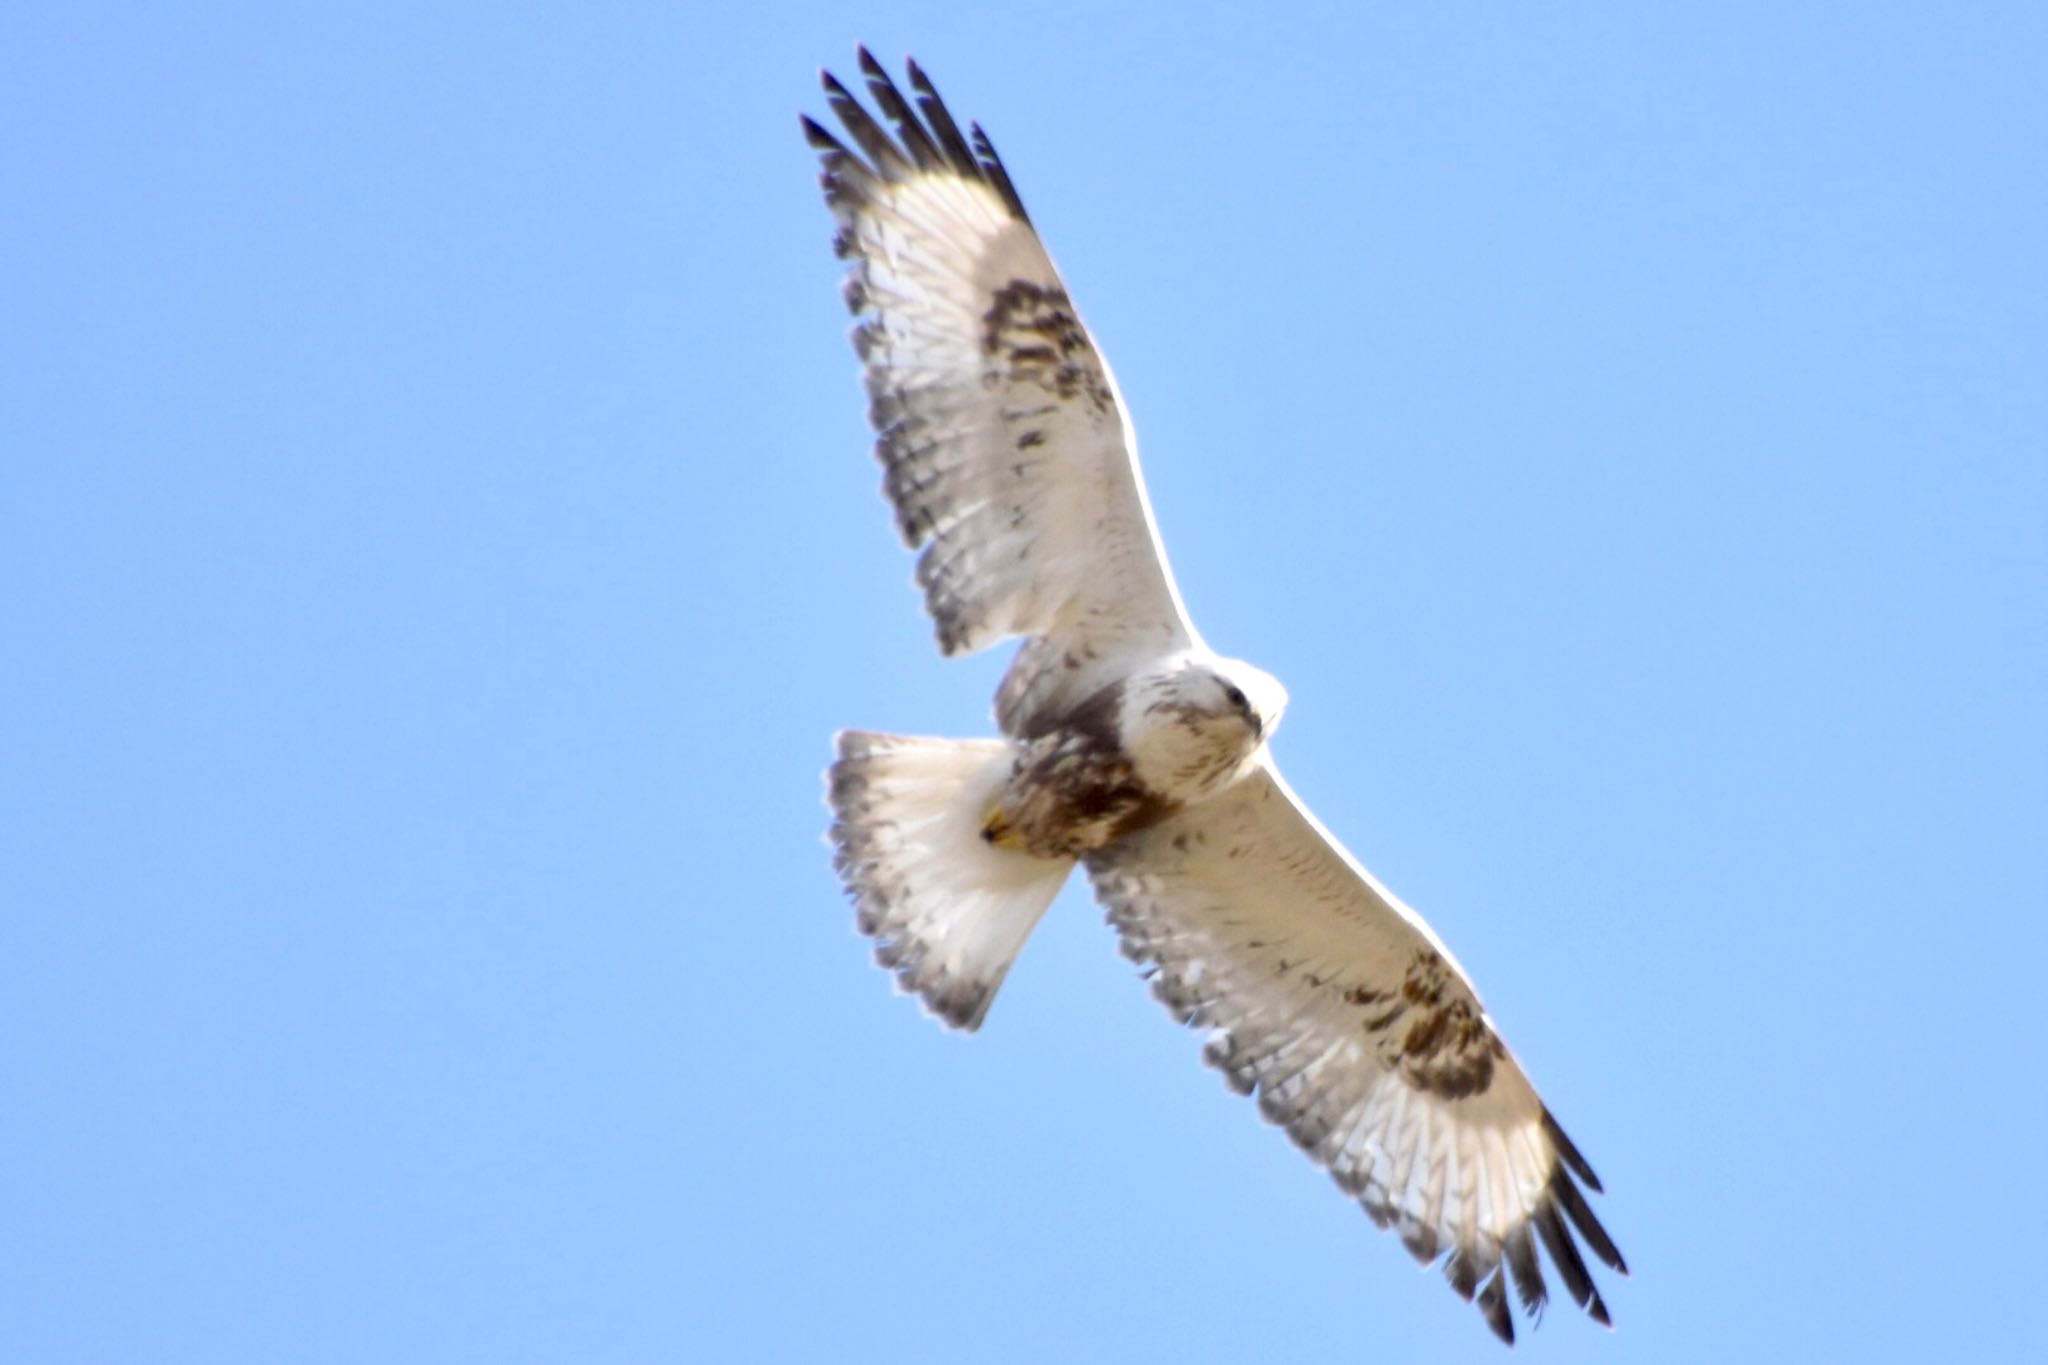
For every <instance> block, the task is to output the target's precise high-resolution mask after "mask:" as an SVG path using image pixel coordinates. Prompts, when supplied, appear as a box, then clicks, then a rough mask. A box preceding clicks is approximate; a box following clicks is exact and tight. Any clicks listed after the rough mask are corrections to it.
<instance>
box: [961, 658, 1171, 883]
mask: <svg viewBox="0 0 2048 1365" xmlns="http://www.w3.org/2000/svg"><path fill="white" fill-rule="evenodd" d="M1109 690H1113V689H1105V691H1109ZM1090 700H1091V702H1093V701H1095V700H1096V699H1094V698H1091V699H1090ZM1103 710H1107V713H1108V715H1109V716H1110V717H1113V716H1114V714H1115V712H1114V699H1113V698H1110V699H1107V700H1105V701H1103V702H1102V703H1101V704H1100V705H1099V706H1094V707H1090V706H1087V705H1085V704H1084V707H1083V708H1082V710H1081V711H1080V712H1079V713H1077V715H1076V716H1075V717H1074V718H1073V720H1074V721H1075V722H1076V723H1074V724H1070V725H1068V726H1062V727H1061V728H1060V729H1057V730H1054V731H1052V732H1051V733H1049V734H1046V735H1042V736H1040V737H1039V738H1037V739H1035V740H1032V741H1030V742H1029V743H1028V744H1026V745H1025V746H1024V748H1023V751H1022V752H1021V753H1020V754H1019V755H1018V758H1017V762H1016V768H1015V771H1014V773H1013V775H1012V776H1011V778H1010V781H1009V784H1008V786H1006V787H1005V788H1004V789H1003V795H1002V799H1001V801H1000V802H999V803H998V805H997V808H996V811H995V812H994V813H993V814H992V815H991V817H990V820H991V822H990V825H989V826H988V827H987V828H986V829H985V831H984V837H987V838H989V839H990V841H991V842H1000V843H1001V844H1002V845H1003V846H1004V847H1008V848H1015V849H1018V850H1020V851H1023V852H1026V853H1033V854H1036V855H1038V856H1039V857H1042V858H1079V857H1084V856H1085V855H1087V854H1089V853H1092V852H1094V851H1095V850H1096V849H1099V848H1102V847H1103V846H1104V845H1106V844H1111V843H1114V842H1116V841H1117V840H1118V839H1121V838H1123V837H1124V836H1125V835H1128V834H1131V833H1134V832H1135V831H1137V830H1141V829H1145V828H1148V827H1150V826H1152V825H1156V824H1158V823H1159V822H1160V821H1161V820H1164V819H1165V818H1166V817H1167V816H1169V815H1172V814H1173V813H1174V812H1175V811H1177V810H1179V809H1180V807H1179V805H1178V804H1177V803H1175V802H1172V801H1169V800H1166V799H1165V798H1163V797H1161V796H1160V795H1159V794H1158V793H1156V792H1154V791H1152V790H1151V789H1149V788H1148V787H1146V786H1145V785H1144V784H1143V783H1142V782H1140V781H1139V780H1138V776H1137V771H1136V770H1135V769H1134V768H1133V767H1132V765H1131V761H1130V759H1129V757H1128V756H1126V755H1125V754H1124V752H1123V751H1122V750H1121V749H1119V748H1118V747H1117V746H1116V744H1115V733H1114V729H1113V726H1114V721H1113V719H1111V720H1109V721H1107V722H1105V721H1104V720H1103V719H1102V718H1101V716H1100V714H1099V713H1100V712H1102V711H1103ZM1105 724H1106V725H1107V726H1108V727H1110V728H1106V729H1105V728H1103V727H1104V726H1105Z"/></svg>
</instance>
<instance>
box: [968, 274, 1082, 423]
mask: <svg viewBox="0 0 2048 1365" xmlns="http://www.w3.org/2000/svg"><path fill="white" fill-rule="evenodd" d="M981 325H982V332H981V349H982V351H983V353H984V354H986V355H987V356H988V357H989V358H990V359H991V360H994V361H996V362H997V363H998V364H999V365H1001V366H1002V367H1003V371H1002V373H1003V377H1004V378H1005V379H1008V380H1010V381H1011V382H1013V383H1015V382H1021V383H1026V384H1034V385H1036V386H1038V387H1039V388H1041V389H1044V390H1045V391H1046V392H1048V393H1051V394H1055V395H1057V396H1058V397H1059V398H1061V399H1063V400H1064V399H1074V398H1085V399H1086V400H1087V401H1088V402H1089V403H1090V404H1091V405H1092V406H1093V407H1094V408H1095V409H1096V410H1097V411H1099V412H1108V411H1110V409H1111V408H1112V406H1113V405H1114V401H1115V400H1114V399H1112V398H1111V396H1110V392H1109V385H1108V383H1107V381H1105V380H1104V378H1103V375H1102V365H1101V362H1100V361H1098V360H1097V359H1096V358H1095V348H1094V347H1093V346H1091V345H1090V344H1089V342H1088V333H1087V331H1086V330H1085V329H1083V328H1082V326H1081V320H1080V319H1079V318H1078V317H1076V316H1075V314H1074V307H1073V305H1072V304H1071V303H1069V302H1068V301H1067V292H1066V290H1064V289H1060V288H1057V287H1053V288H1048V287H1047V286H1045V285H1042V284H1034V283H1033V282H1032V281H1030V280H1011V281H1010V282H1009V283H1008V284H1006V285H1004V286H1003V287H1002V288H1000V289H998V290H996V292H995V298H994V299H993V301H992V302H991V303H990V305H989V309H988V311H987V312H986V313H984V314H982V318H981Z"/></svg>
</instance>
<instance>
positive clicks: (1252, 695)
mask: <svg viewBox="0 0 2048 1365" xmlns="http://www.w3.org/2000/svg"><path fill="white" fill-rule="evenodd" d="M1207 673H1208V684H1209V687H1210V689H1212V695H1213V701H1212V703H1211V708H1212V709H1213V710H1214V711H1215V712H1216V713H1217V714H1218V715H1221V716H1231V715H1235V716H1237V717H1239V718H1241V719H1242V720H1243V721H1244V723H1245V724H1246V725H1247V726H1249V727H1250V729H1251V732H1252V747H1253V748H1257V747H1258V746H1259V745H1260V744H1263V743H1265V742H1266V741H1267V740H1269V739H1271V738H1272V737H1273V732H1274V731H1275V730H1277V729H1279V728H1280V716H1281V714H1282V713H1283V712H1285V711H1286V710H1287V689H1286V688H1285V687H1282V686H1281V685H1280V680H1279V679H1278V678H1276V677H1274V676H1273V675H1272V674H1271V673H1268V672H1267V671H1266V670H1265V669H1263V668H1255V667H1253V666H1252V665H1251V664H1248V663H1246V662H1245V661H1244V660H1242V659H1217V660H1214V661H1213V662H1212V663H1211V664H1210V665H1209V667H1208V670H1207Z"/></svg>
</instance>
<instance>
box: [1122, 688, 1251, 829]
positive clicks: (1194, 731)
mask: <svg viewBox="0 0 2048 1365" xmlns="http://www.w3.org/2000/svg"><path fill="white" fill-rule="evenodd" d="M1286 709H1287V689H1286V688H1284V687H1282V686H1281V685H1280V680H1279V679H1277V678H1275V677H1274V676H1273V675H1272V674H1270V673H1268V672H1266V671H1265V670H1264V669H1260V668H1254V667H1252V666H1251V665H1250V664H1248V663H1245V662H1244V661H1243V660H1240V659H1219V658H1217V657H1216V656H1214V655H1213V654H1207V653H1203V654H1189V655H1183V656H1181V657H1180V658H1177V659H1175V660H1174V661H1173V662H1171V663H1170V664H1168V665H1167V666H1166V667H1164V668H1161V669H1159V670H1157V671H1155V672H1150V673H1143V674H1139V675H1137V676H1135V677H1133V678H1132V679H1131V680H1130V682H1129V684H1128V685H1127V686H1126V688H1125V691H1124V698H1123V707H1122V715H1121V716H1120V718H1119V719H1120V726H1121V730H1122V738H1123V745H1124V748H1125V751H1126V752H1128V753H1129V754H1130V756H1131V760H1132V762H1133V763H1135V764H1136V765H1137V768H1138V775H1139V778H1140V780H1141V781H1143V782H1144V783H1145V785H1146V786H1148V787H1150V788H1151V789H1152V790H1154V791H1156V792H1158V793H1160V794H1161V795H1163V796H1168V797H1171V798H1173V799H1175V800H1179V801H1198V800H1200V799H1202V798H1203V797H1205V796H1208V795H1211V794H1212V793H1214V792H1215V791H1217V790H1219V789H1220V788H1222V787H1224V786H1227V785H1228V784H1229V783H1230V782H1231V781H1233V780H1234V779H1235V778H1236V777H1237V776H1238V775H1239V774H1240V773H1242V772H1243V771H1244V769H1245V767H1246V766H1247V765H1248V764H1249V763H1250V762H1251V760H1252V759H1253V758H1254V757H1255V756H1256V755H1257V754H1258V752H1259V750H1260V748H1261V747H1262V746H1263V745H1264V744H1265V742H1266V740H1267V739H1269V738H1270V737H1271V736H1272V734H1273V731H1274V730H1275V729H1276V728H1278V727H1279V724H1280V714H1281V712H1283V711H1285V710H1286Z"/></svg>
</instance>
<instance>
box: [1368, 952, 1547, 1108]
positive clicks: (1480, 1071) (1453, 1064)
mask: <svg viewBox="0 0 2048 1365" xmlns="http://www.w3.org/2000/svg"><path fill="white" fill-rule="evenodd" d="M1352 994H1356V995H1359V996H1361V997H1369V998H1370V1000H1371V1002H1372V1003H1379V1002H1380V1001H1382V1000H1388V999H1391V998H1392V997H1391V995H1390V994H1389V993H1386V992H1367V991H1364V990H1363V989H1362V988H1354V989H1353V992H1352ZM1400 997H1401V998H1400V1000H1399V1001H1397V1002H1395V1003H1394V1005H1393V1008H1392V1009H1390V1010H1388V1011H1387V1012H1386V1013H1384V1014H1381V1015H1378V1016H1376V1017H1374V1018H1371V1019H1368V1020H1366V1021H1365V1027H1366V1031H1367V1032H1368V1033H1382V1032H1385V1031H1386V1030H1387V1029H1388V1028H1390V1027H1391V1026H1392V1025H1393V1024H1394V1023H1395V1022H1396V1021H1397V1020H1399V1019H1401V1018H1403V1017H1404V1016H1407V1015H1409V1014H1411V1012H1412V1014H1413V1016H1414V1017H1413V1019H1412V1021H1411V1022H1410V1023H1409V1025H1408V1027H1407V1029H1406V1030H1405V1031H1403V1032H1402V1034H1401V1035H1400V1037H1399V1038H1398V1039H1395V1038H1389V1039H1387V1040H1385V1041H1384V1042H1382V1043H1381V1045H1380V1055H1381V1057H1382V1059H1383V1060H1385V1061H1386V1062H1387V1064H1388V1065H1389V1066H1392V1067H1393V1068H1394V1069H1396V1070H1398V1071H1399V1072H1400V1073H1401V1075H1402V1077H1403V1079H1405V1080H1406V1081H1407V1082H1408V1083H1409V1084H1410V1085H1412V1086H1414V1087H1415V1088H1416V1089H1418V1090H1423V1091H1427V1092H1429V1093H1430V1094H1433V1095H1439V1096H1442V1097H1443V1098H1445V1099H1453V1100H1455V1099H1463V1098H1465V1097H1466V1096H1468V1095H1476V1094H1479V1093H1480V1092H1482V1091H1484V1090H1485V1089H1486V1088H1487V1086H1489V1085H1491V1084H1492V1083H1493V1065H1494V1062H1495V1061H1496V1060H1498V1059H1500V1058H1502V1057H1505V1056H1506V1055H1507V1052H1506V1049H1504V1048H1503V1047H1502V1046H1501V1043H1500V1040H1499V1039H1498V1038H1496V1037H1494V1034H1493V1030H1492V1029H1491V1028H1489V1027H1487V1024H1486V1020H1485V1019H1484V1018H1483V1017H1481V1015H1480V1013H1479V1011H1478V1009H1477V1008H1475V1007H1474V1006H1473V1004H1472V1002H1471V1001H1470V1000H1469V999H1467V998H1466V997H1465V996H1464V995H1462V994H1454V993H1453V992H1452V984H1451V977H1450V967H1449V964H1447V963H1446V962H1445V961H1444V960H1443V958H1442V957H1440V956H1439V955H1438V954H1437V953H1435V952H1434V951H1430V950H1424V951H1421V952H1418V953H1417V954H1416V955H1415V959H1414V961H1413V962H1411V963H1410V964H1409V966H1408V972H1407V975H1406V976H1404V977H1403V978H1402V981H1401V990H1400ZM1346 998H1347V999H1348V998H1350V997H1349V996H1347V997H1346ZM1353 1003H1359V1004H1363V1003H1366V1000H1365V999H1360V1000H1357V1001H1354V1002H1353Z"/></svg>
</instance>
